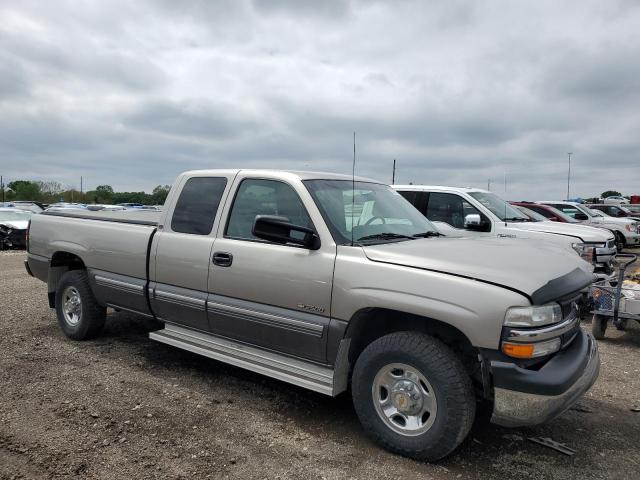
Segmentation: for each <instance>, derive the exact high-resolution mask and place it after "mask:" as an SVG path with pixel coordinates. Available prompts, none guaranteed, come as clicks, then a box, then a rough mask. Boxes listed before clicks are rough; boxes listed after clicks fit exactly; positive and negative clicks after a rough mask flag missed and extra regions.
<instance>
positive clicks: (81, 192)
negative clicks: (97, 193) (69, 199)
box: [80, 175, 84, 198]
mask: <svg viewBox="0 0 640 480" xmlns="http://www.w3.org/2000/svg"><path fill="white" fill-rule="evenodd" d="M83 193H84V192H83V191H82V175H80V198H82V194H83Z"/></svg>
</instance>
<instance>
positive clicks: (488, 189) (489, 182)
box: [487, 179, 491, 192]
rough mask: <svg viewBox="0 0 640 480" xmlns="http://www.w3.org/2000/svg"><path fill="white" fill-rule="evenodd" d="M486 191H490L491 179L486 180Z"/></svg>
mask: <svg viewBox="0 0 640 480" xmlns="http://www.w3.org/2000/svg"><path fill="white" fill-rule="evenodd" d="M487 191H489V192H490V191H491V179H489V180H487Z"/></svg>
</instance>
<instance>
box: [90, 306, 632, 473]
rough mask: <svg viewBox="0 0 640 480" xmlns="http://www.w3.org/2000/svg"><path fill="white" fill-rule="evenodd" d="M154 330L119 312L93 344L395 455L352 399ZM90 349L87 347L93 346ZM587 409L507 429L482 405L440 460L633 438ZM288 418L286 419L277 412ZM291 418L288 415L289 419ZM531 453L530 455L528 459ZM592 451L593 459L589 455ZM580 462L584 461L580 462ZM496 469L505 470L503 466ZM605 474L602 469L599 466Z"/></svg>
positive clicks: (556, 459) (164, 376)
mask: <svg viewBox="0 0 640 480" xmlns="http://www.w3.org/2000/svg"><path fill="white" fill-rule="evenodd" d="M148 332H149V327H148V325H147V324H146V323H145V321H144V319H141V318H140V317H138V316H135V315H132V314H129V313H124V312H115V313H111V314H110V315H109V316H108V320H107V324H106V326H105V331H104V334H103V335H102V336H101V337H100V338H98V339H96V340H94V341H91V342H88V343H89V345H90V346H91V347H93V348H97V349H99V350H100V352H99V353H100V355H106V356H107V357H112V358H111V359H112V360H116V361H122V362H126V363H128V364H129V365H131V367H132V368H138V369H142V370H145V371H146V372H147V373H148V374H151V375H153V376H154V377H157V378H158V381H159V382H170V381H172V380H171V379H179V381H180V382H181V383H187V384H188V388H190V389H192V390H193V391H197V392H198V393H199V394H202V395H205V396H207V397H208V398H212V399H225V398H227V399H228V398H235V399H238V401H244V402H249V403H250V404H251V405H252V408H255V410H256V411H255V414H256V415H260V414H264V415H271V416H273V415H274V412H276V413H275V415H276V418H275V419H276V421H282V422H294V423H295V425H296V427H297V428H300V429H303V430H305V431H306V432H307V433H308V434H310V435H316V436H322V437H324V438H327V437H329V438H331V439H336V440H341V441H345V440H346V441H348V442H350V443H351V444H353V445H357V448H358V449H360V450H362V449H364V450H365V451H366V453H367V454H375V455H391V454H389V453H387V452H385V451H383V450H382V449H380V448H378V447H377V446H375V445H374V444H373V443H372V442H371V441H370V440H369V439H368V438H367V437H366V435H365V434H364V432H363V430H362V428H361V427H360V424H359V422H358V419H357V416H356V413H355V411H354V408H353V405H352V403H351V398H350V394H349V393H348V392H347V393H343V394H341V395H339V396H338V397H336V398H331V397H327V396H324V395H321V394H319V393H315V392H311V391H308V390H305V389H302V388H299V387H296V386H293V385H289V384H286V383H284V382H280V381H277V380H274V379H271V378H268V377H265V376H263V375H259V374H256V373H253V372H249V371H247V370H244V369H241V368H237V367H234V366H231V365H227V364H224V363H221V362H218V361H215V360H211V359H208V358H205V357H202V356H199V355H196V354H193V353H190V352H187V351H183V350H179V349H177V348H172V347H170V346H167V345H164V344H160V343H156V342H153V341H151V340H149V338H148V336H147V335H148ZM618 333H621V334H622V335H621V336H618V338H614V339H610V340H607V343H608V342H612V343H620V342H624V343H628V344H633V345H640V329H637V328H633V329H630V330H629V331H628V332H618ZM89 345H87V346H89ZM580 406H581V409H579V410H573V411H571V410H570V411H569V412H566V413H565V414H563V415H562V416H561V417H560V418H558V419H557V420H555V421H554V422H551V423H549V424H545V425H541V426H537V427H535V428H520V429H507V428H503V427H500V426H497V425H494V424H491V423H490V416H491V413H490V406H489V405H486V404H480V405H479V408H478V414H477V417H476V421H475V423H474V426H473V428H472V430H471V432H470V434H469V436H468V438H467V440H466V441H465V442H464V443H463V444H462V445H461V446H460V448H459V449H458V450H457V451H456V452H455V453H454V454H453V455H452V456H451V457H449V458H447V459H445V460H444V461H442V462H440V464H441V465H443V466H446V467H447V468H452V469H455V466H456V465H457V464H458V463H460V462H462V463H465V464H467V465H471V466H473V465H474V464H477V465H481V464H482V465H484V468H485V469H486V468H487V466H486V458H487V457H488V456H492V457H496V456H507V457H513V458H512V459H511V460H510V461H513V462H516V463H519V464H520V465H521V466H522V467H527V468H535V464H536V462H538V461H545V462H550V461H551V462H553V463H558V464H559V465H562V466H563V467H567V462H568V460H567V458H569V457H563V456H562V455H560V454H559V453H557V452H553V451H551V450H549V449H547V448H545V447H542V446H539V445H536V444H532V443H530V442H528V441H527V437H530V436H543V437H551V438H553V439H554V440H557V441H560V442H564V443H566V444H567V445H569V446H572V447H573V448H576V447H578V446H579V444H580V443H581V442H582V441H583V437H584V435H585V434H586V435H589V436H592V437H593V438H597V436H598V435H601V434H602V432H603V431H604V430H606V431H608V432H609V433H608V435H609V436H611V435H613V436H616V437H618V436H619V437H620V441H623V440H624V437H625V436H626V435H633V428H635V427H633V425H630V424H629V423H628V422H627V421H625V420H624V415H622V416H621V415H620V413H621V412H620V411H618V410H617V409H616V408H613V407H612V406H611V405H607V404H605V403H604V402H602V401H600V400H598V399H594V398H585V399H583V400H581V402H580ZM277 412H281V413H277ZM282 412H286V413H282ZM588 443H589V447H588V448H584V449H583V451H582V453H581V454H579V457H580V458H581V462H583V467H587V466H588V465H591V464H593V466H594V468H595V467H597V465H598V459H596V458H593V457H594V454H595V453H596V452H597V451H598V445H597V442H595V444H594V441H593V440H589V442H588ZM523 451H526V452H527V454H528V455H527V456H525V457H523V456H522V455H521V453H522V452H523ZM587 451H590V452H591V453H590V454H587V453H586V452H587ZM576 458H578V457H576ZM495 466H496V468H497V467H498V465H497V464H496V465H495ZM598 468H599V467H598Z"/></svg>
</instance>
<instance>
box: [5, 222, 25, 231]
mask: <svg viewBox="0 0 640 480" xmlns="http://www.w3.org/2000/svg"><path fill="white" fill-rule="evenodd" d="M0 225H4V226H5V227H8V228H11V229H13V230H26V229H27V227H28V226H29V220H14V221H8V220H4V221H2V220H0Z"/></svg>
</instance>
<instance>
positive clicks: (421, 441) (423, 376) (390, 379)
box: [351, 332, 476, 461]
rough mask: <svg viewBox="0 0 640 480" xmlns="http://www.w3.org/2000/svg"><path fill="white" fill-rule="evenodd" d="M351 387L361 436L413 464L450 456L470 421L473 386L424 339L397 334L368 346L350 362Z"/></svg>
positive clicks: (440, 347) (454, 360) (449, 356)
mask: <svg viewBox="0 0 640 480" xmlns="http://www.w3.org/2000/svg"><path fill="white" fill-rule="evenodd" d="M351 386H352V395H353V403H354V406H355V409H356V412H357V414H358V417H359V418H360V422H361V423H362V425H363V426H364V428H365V430H366V432H367V434H368V435H369V436H371V437H372V438H373V440H374V441H376V442H377V443H379V444H380V445H382V446H383V447H384V448H386V449H388V450H390V451H392V452H395V453H399V454H401V455H404V456H407V457H411V458H415V459H418V460H428V461H436V460H439V459H441V458H443V457H445V456H447V455H448V454H450V453H451V452H452V451H453V450H455V448H456V447H457V446H458V445H460V443H461V442H462V441H463V440H464V439H465V437H466V436H467V434H468V433H469V430H470V429H471V425H472V424H473V420H474V418H475V408H476V403H475V396H474V392H473V386H472V384H471V379H470V378H469V375H468V374H467V372H466V370H465V368H464V366H463V365H462V362H461V361H460V360H459V358H458V357H457V356H456V355H455V354H454V353H453V352H452V351H451V350H450V349H449V348H448V347H447V346H446V345H444V344H443V343H442V342H440V341H439V340H437V339H435V338H433V337H431V336H429V335H426V334H424V333H419V332H397V333H392V334H389V335H385V336H384V337H381V338H379V339H378V340H375V341H374V342H372V343H371V344H370V345H369V346H368V347H367V348H366V349H365V350H364V351H363V352H362V354H361V355H360V356H359V357H358V360H357V361H356V365H355V368H354V370H353V377H352V384H351Z"/></svg>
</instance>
